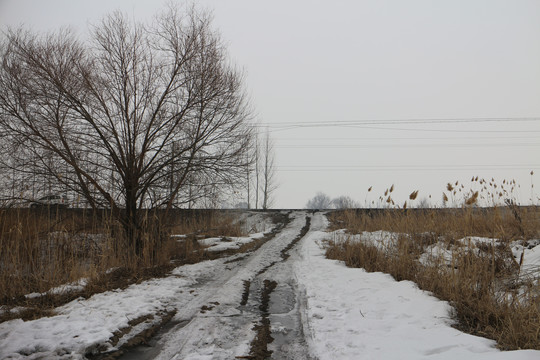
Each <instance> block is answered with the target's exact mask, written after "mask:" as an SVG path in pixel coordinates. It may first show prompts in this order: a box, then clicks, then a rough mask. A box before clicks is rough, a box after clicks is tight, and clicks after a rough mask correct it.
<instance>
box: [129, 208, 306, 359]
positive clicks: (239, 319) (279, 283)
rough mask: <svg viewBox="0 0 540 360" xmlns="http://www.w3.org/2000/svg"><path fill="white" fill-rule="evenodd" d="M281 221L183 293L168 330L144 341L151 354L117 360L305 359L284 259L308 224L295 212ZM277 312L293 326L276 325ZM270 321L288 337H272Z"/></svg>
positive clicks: (139, 350) (136, 352)
mask: <svg viewBox="0 0 540 360" xmlns="http://www.w3.org/2000/svg"><path fill="white" fill-rule="evenodd" d="M287 220H288V221H286V222H285V221H284V222H283V226H281V227H280V228H279V231H276V232H275V233H274V238H272V239H269V240H268V241H266V242H265V243H264V244H262V245H261V246H260V248H258V249H256V250H254V251H252V252H250V253H246V254H242V255H237V256H236V257H237V258H236V257H232V258H231V259H228V260H226V261H223V262H222V263H221V265H219V264H217V265H215V268H209V269H208V271H204V272H201V277H200V278H199V279H198V280H197V284H195V285H193V286H192V288H191V290H190V291H189V293H190V295H191V296H192V300H191V301H190V302H189V303H187V304H186V305H185V306H183V307H180V308H178V309H177V314H176V316H175V317H174V318H173V325H172V326H170V327H168V328H167V331H160V332H158V334H157V336H156V338H155V339H152V338H150V339H146V341H147V342H148V343H150V344H151V345H153V347H152V349H151V350H150V351H146V350H148V349H145V346H144V344H143V346H138V347H135V348H134V349H132V350H129V351H123V352H124V354H123V355H122V356H121V357H120V359H135V360H145V359H153V358H156V359H182V358H185V357H187V356H190V355H191V354H193V351H195V352H197V353H198V354H200V355H203V357H204V356H211V358H213V359H231V358H240V359H241V358H244V359H267V358H272V357H275V358H276V359H277V358H282V357H281V354H282V353H283V351H282V350H283V349H287V348H294V353H295V354H301V357H296V358H305V359H308V358H309V357H307V355H306V354H307V349H306V346H305V340H303V339H298V338H297V337H298V336H301V337H303V334H302V333H301V332H300V331H297V330H298V329H299V328H301V326H300V325H301V324H300V323H299V322H298V321H297V320H298V319H299V318H300V317H299V315H298V308H299V307H298V305H297V303H298V301H299V300H298V296H299V295H298V294H297V292H298V291H297V286H296V285H295V280H294V275H293V273H292V265H291V264H290V262H291V261H290V259H292V256H291V254H292V253H293V252H294V249H295V245H296V244H297V243H298V242H299V241H300V240H301V239H302V238H303V237H304V235H305V234H306V233H307V232H308V231H309V227H310V220H311V218H310V216H306V213H305V212H297V213H295V214H292V215H291V218H290V219H287ZM231 260H233V261H231ZM180 276H182V275H180ZM232 299H236V300H234V301H231V300H232ZM283 309H286V314H287V316H290V317H291V318H294V320H293V321H288V320H287V319H284V318H282V319H279V317H280V316H281V317H283V316H285V315H283V314H280V313H281V312H282V311H283ZM276 316H277V317H278V318H276ZM276 320H277V322H278V323H279V324H278V328H279V329H281V328H282V327H283V326H282V325H281V323H287V324H288V325H287V326H289V327H290V328H291V329H292V330H291V331H290V332H289V334H290V335H291V336H292V337H287V336H283V334H282V333H280V332H279V331H278V332H277V333H276V332H275V331H274V327H275V326H274V324H273V323H274V321H276ZM273 338H276V339H278V340H277V341H276V342H277V345H273V344H272V340H273ZM238 344H246V345H247V348H246V349H245V350H243V347H240V348H238V346H239V345H238ZM274 352H276V353H275V354H274V356H273V355H272V354H273V353H274ZM150 354H151V355H150ZM231 355H232V356H231ZM304 355H306V356H304Z"/></svg>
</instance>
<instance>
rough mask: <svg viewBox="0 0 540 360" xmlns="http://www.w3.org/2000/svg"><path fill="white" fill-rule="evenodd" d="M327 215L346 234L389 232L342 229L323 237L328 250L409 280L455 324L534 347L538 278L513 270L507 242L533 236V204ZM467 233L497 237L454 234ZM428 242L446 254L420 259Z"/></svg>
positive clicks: (539, 317)
mask: <svg viewBox="0 0 540 360" xmlns="http://www.w3.org/2000/svg"><path fill="white" fill-rule="evenodd" d="M448 188H452V184H448ZM449 191H451V190H449ZM477 196H478V195H475V193H473V194H472V197H477ZM330 219H331V220H332V224H333V227H334V228H345V229H347V230H348V232H349V233H352V234H358V233H361V232H362V231H376V230H386V231H390V232H393V233H396V239H395V241H392V242H391V243H390V244H386V246H375V245H374V244H370V243H369V242H361V241H352V240H351V237H350V235H347V234H344V235H342V236H341V237H337V238H335V239H333V240H331V241H330V242H329V245H328V248H327V252H326V255H327V257H329V258H331V259H339V260H343V261H345V263H346V264H347V265H348V266H351V267H362V268H364V269H366V271H382V272H385V273H389V274H391V275H392V276H394V278H395V279H396V280H398V281H400V280H411V281H414V282H415V283H417V284H418V286H419V287H420V288H421V289H424V290H427V291H430V292H432V293H433V294H435V296H437V297H438V298H440V299H442V300H446V301H448V302H450V304H452V305H453V307H454V309H455V310H456V318H457V320H458V324H457V325H456V326H457V327H458V328H460V329H462V330H464V331H467V332H470V333H472V334H476V335H481V336H485V337H488V338H491V339H494V340H496V341H497V343H498V346H499V347H500V348H501V349H505V350H511V349H540V331H539V329H540V292H539V291H538V285H539V279H538V276H536V277H533V278H524V277H520V276H519V271H520V266H521V264H520V262H519V261H516V260H515V259H514V258H513V256H512V252H511V250H510V247H509V245H510V241H512V240H523V241H525V240H528V239H531V238H539V236H540V209H538V208H537V207H529V208H524V207H522V208H518V207H516V206H515V205H511V206H509V207H494V208H488V209H486V208H484V209H481V208H471V207H469V208H462V209H412V210H411V209H408V210H405V209H385V210H382V209H380V210H367V209H366V210H357V211H355V210H349V211H342V212H334V213H332V214H331V215H330ZM466 236H483V237H489V238H493V239H498V241H496V242H493V243H489V244H486V243H482V244H476V245H475V244H474V243H468V244H467V243H463V242H462V241H459V239H462V238H464V237H466ZM434 244H438V245H439V246H441V247H442V248H444V249H447V250H448V251H450V253H451V256H450V257H451V260H449V259H448V258H443V256H442V255H440V256H439V257H437V254H435V258H434V259H432V261H430V262H427V263H426V262H423V261H420V260H419V258H420V256H421V255H422V254H423V253H424V252H425V251H426V249H427V248H428V247H429V246H430V245H434ZM447 254H448V253H447ZM447 256H448V255H447Z"/></svg>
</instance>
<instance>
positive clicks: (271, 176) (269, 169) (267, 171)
mask: <svg viewBox="0 0 540 360" xmlns="http://www.w3.org/2000/svg"><path fill="white" fill-rule="evenodd" d="M274 160H275V157H274V143H273V141H272V139H271V138H270V132H269V131H268V130H267V131H266V136H265V138H264V142H263V147H262V169H261V170H262V186H261V190H262V191H261V192H262V199H263V203H262V208H263V209H264V210H266V209H268V208H270V207H271V206H272V202H273V198H272V194H273V192H274V190H275V189H276V187H277V184H276V172H275V166H274Z"/></svg>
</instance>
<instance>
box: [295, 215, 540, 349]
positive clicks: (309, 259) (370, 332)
mask: <svg viewBox="0 0 540 360" xmlns="http://www.w3.org/2000/svg"><path fill="white" fill-rule="evenodd" d="M312 228H315V229H316V228H318V229H319V230H323V229H324V228H326V220H325V219H324V218H322V217H321V216H316V217H314V219H313V221H312ZM379 235H380V234H379ZM327 238H328V234H327V233H325V232H324V231H313V232H310V233H308V236H307V237H306V238H304V240H302V242H301V246H302V248H301V261H299V262H297V264H296V266H297V275H298V281H299V283H300V284H302V287H303V291H304V292H305V294H306V298H307V306H306V311H307V314H306V315H307V316H306V318H307V319H308V321H307V324H306V325H305V332H306V334H308V338H309V344H310V348H311V349H312V352H313V354H312V356H314V357H316V358H318V359H428V358H429V359H457V358H460V359H538V358H540V351H533V350H521V351H508V352H501V351H499V350H497V349H496V348H495V342H494V341H492V340H487V339H484V338H481V337H477V336H472V335H468V334H465V333H462V332H460V331H458V330H456V329H454V328H452V326H451V325H452V321H451V314H452V308H451V307H450V305H449V304H448V303H446V302H444V301H440V300H438V299H437V298H435V297H433V296H431V295H430V294H429V293H427V292H425V291H422V290H419V289H418V288H417V286H416V285H415V284H414V283H412V282H409V281H401V282H397V281H395V280H394V279H393V278H392V277H391V276H389V275H387V274H383V273H367V272H366V271H365V270H363V269H352V268H347V267H345V265H344V264H343V263H342V262H339V261H334V260H328V259H326V258H325V257H324V250H323V249H322V246H323V241H324V240H325V239H327ZM385 238H386V237H385ZM371 239H373V238H372V237H371Z"/></svg>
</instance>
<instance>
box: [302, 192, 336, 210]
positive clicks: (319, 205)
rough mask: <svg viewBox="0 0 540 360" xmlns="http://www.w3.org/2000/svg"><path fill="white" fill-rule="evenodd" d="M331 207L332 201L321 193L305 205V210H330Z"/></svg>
mask: <svg viewBox="0 0 540 360" xmlns="http://www.w3.org/2000/svg"><path fill="white" fill-rule="evenodd" d="M331 207H332V199H330V196H328V195H326V194H325V193H323V192H320V191H319V192H318V193H317V194H316V195H315V196H314V197H313V198H312V199H310V200H309V201H308V202H307V204H306V209H314V210H316V209H330V208H331Z"/></svg>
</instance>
